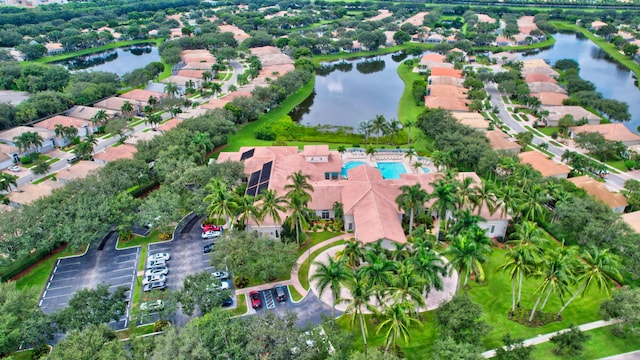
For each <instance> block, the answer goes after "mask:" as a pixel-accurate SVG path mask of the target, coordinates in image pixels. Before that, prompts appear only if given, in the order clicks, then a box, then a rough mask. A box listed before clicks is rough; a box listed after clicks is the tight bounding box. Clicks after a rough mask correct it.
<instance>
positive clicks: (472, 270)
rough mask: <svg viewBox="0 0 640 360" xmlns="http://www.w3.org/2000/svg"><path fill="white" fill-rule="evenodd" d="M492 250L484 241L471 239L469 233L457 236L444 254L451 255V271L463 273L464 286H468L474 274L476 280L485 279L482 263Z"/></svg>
mask: <svg viewBox="0 0 640 360" xmlns="http://www.w3.org/2000/svg"><path fill="white" fill-rule="evenodd" d="M490 252H491V247H490V246H489V245H487V244H484V243H477V242H475V241H473V240H471V239H470V237H469V236H468V235H467V234H464V233H463V234H460V235H458V236H456V237H455V238H454V239H453V241H452V242H451V245H450V246H449V248H448V249H447V250H445V251H444V252H443V253H442V254H443V255H451V257H452V259H451V262H450V263H449V273H450V274H451V273H453V270H457V271H458V274H460V275H462V278H463V279H464V282H463V283H462V286H463V287H466V286H467V282H468V281H469V276H470V275H471V274H473V275H474V276H475V278H476V281H480V282H482V281H484V269H483V267H482V263H483V262H485V261H486V256H487V255H488V254H489V253H490Z"/></svg>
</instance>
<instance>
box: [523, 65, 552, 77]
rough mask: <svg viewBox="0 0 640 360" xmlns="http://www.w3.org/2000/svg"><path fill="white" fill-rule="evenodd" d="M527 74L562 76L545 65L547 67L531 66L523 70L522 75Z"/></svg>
mask: <svg viewBox="0 0 640 360" xmlns="http://www.w3.org/2000/svg"><path fill="white" fill-rule="evenodd" d="M527 74H547V75H549V76H560V74H558V72H557V71H555V70H553V69H552V68H551V66H549V65H547V63H545V66H530V67H526V68H523V69H522V75H527Z"/></svg>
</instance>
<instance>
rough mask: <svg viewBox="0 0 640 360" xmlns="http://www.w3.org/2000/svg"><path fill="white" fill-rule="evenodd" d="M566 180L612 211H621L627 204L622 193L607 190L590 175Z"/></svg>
mask: <svg viewBox="0 0 640 360" xmlns="http://www.w3.org/2000/svg"><path fill="white" fill-rule="evenodd" d="M568 180H569V181H571V182H572V183H573V184H574V185H575V186H577V187H579V188H581V189H584V190H585V191H586V192H587V194H589V195H591V196H593V197H594V198H595V199H596V200H598V201H600V202H602V203H604V204H605V205H607V206H608V207H610V208H611V210H613V211H614V212H617V213H623V212H624V208H625V207H627V205H629V203H628V202H627V198H626V197H625V196H624V195H622V194H620V193H613V192H611V191H609V190H607V188H606V187H605V186H604V184H603V183H601V182H599V181H597V180H596V179H593V178H591V177H590V176H587V175H583V176H578V177H574V178H570V179H568Z"/></svg>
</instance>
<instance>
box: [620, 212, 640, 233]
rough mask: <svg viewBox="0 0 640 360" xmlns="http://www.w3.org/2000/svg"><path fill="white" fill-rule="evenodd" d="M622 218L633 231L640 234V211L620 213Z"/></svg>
mask: <svg viewBox="0 0 640 360" xmlns="http://www.w3.org/2000/svg"><path fill="white" fill-rule="evenodd" d="M622 220H623V221H624V222H626V223H627V224H628V225H629V227H631V229H633V231H635V232H637V233H638V234H640V211H634V212H631V213H628V214H622Z"/></svg>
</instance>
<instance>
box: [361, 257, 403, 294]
mask: <svg viewBox="0 0 640 360" xmlns="http://www.w3.org/2000/svg"><path fill="white" fill-rule="evenodd" d="M364 259H365V261H366V262H367V264H366V265H364V266H363V267H361V268H360V269H359V270H358V271H361V272H362V273H363V275H365V276H366V277H367V279H368V280H369V282H370V283H371V285H372V286H373V288H374V290H375V292H376V299H377V300H378V304H382V296H383V294H384V291H385V289H386V288H387V286H389V284H391V281H392V280H391V279H392V276H393V274H394V272H395V270H396V265H397V264H396V262H395V261H391V260H389V259H387V256H386V255H385V254H384V253H382V254H377V253H376V252H375V251H371V250H369V251H367V252H365V254H364Z"/></svg>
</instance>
